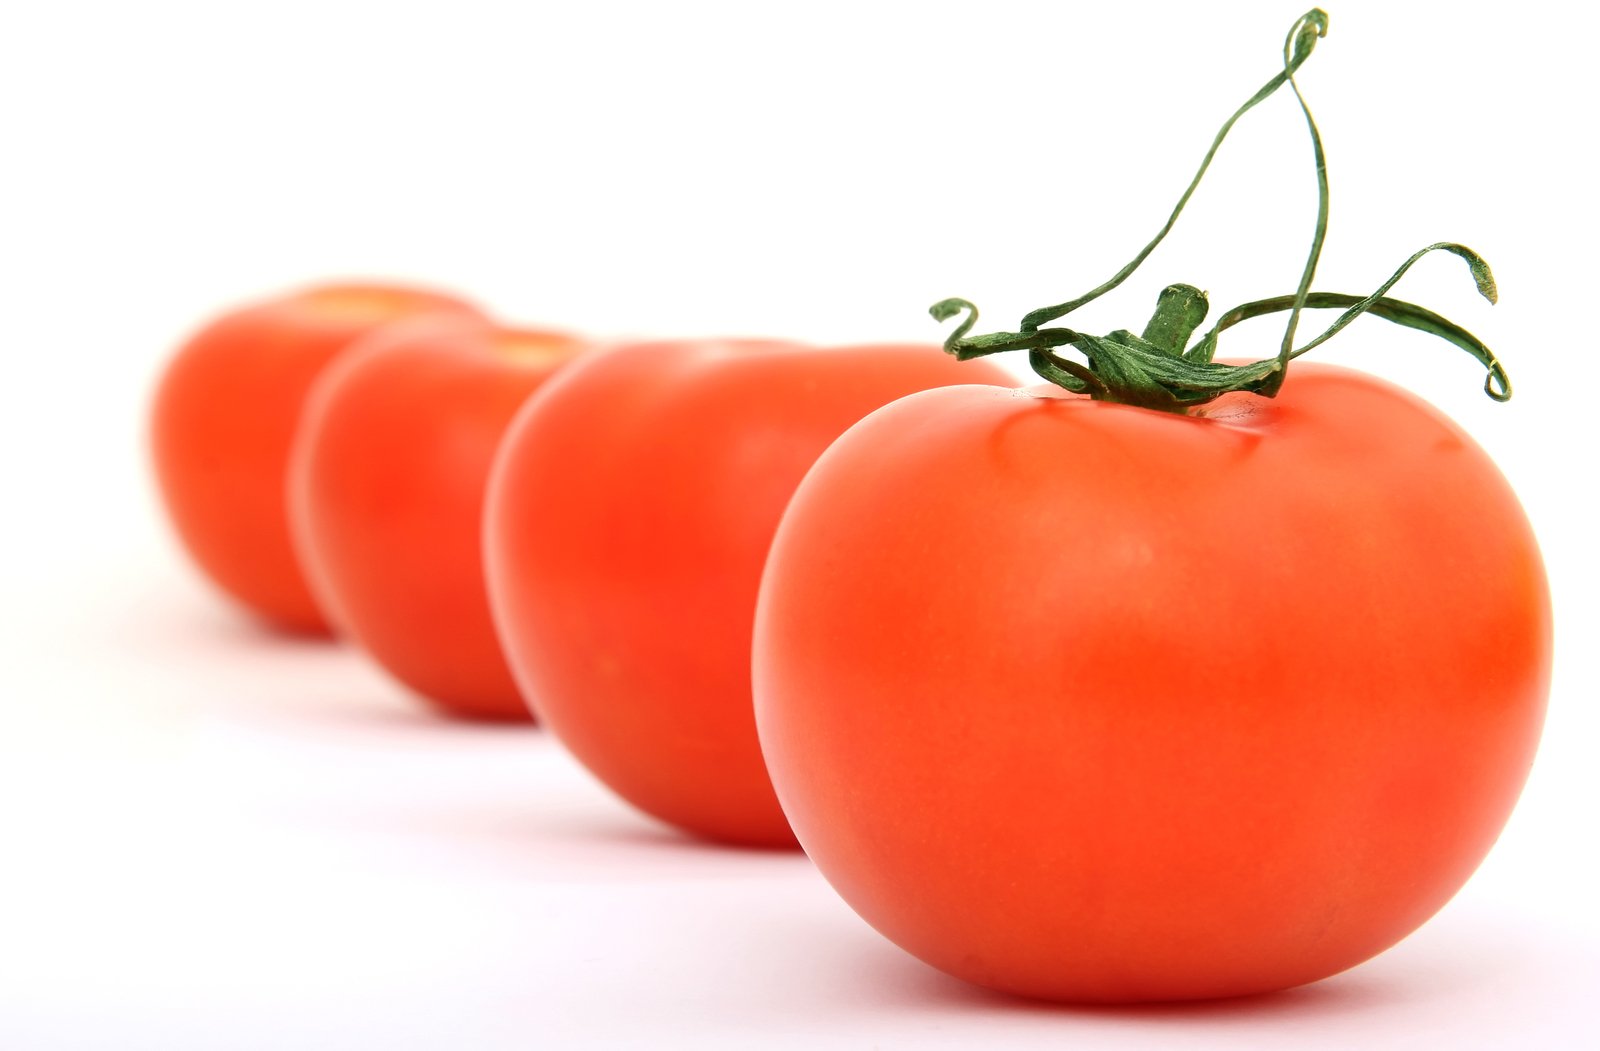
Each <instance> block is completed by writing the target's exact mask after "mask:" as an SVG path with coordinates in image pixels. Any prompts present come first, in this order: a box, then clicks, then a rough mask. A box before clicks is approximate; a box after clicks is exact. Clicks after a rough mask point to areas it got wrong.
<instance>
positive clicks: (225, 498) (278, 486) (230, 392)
mask: <svg viewBox="0 0 1600 1051" xmlns="http://www.w3.org/2000/svg"><path fill="white" fill-rule="evenodd" d="M422 312H448V313H453V314H458V315H470V314H474V313H476V311H475V310H474V308H472V307H470V306H468V305H467V304H466V303H464V302H462V301H461V300H458V299H456V298H454V297H452V296H448V295H443V294H441V293H438V292H430V291H424V290H421V289H414V288H404V287H397V286H392V285H349V284H338V285H321V286H316V287H313V288H308V289H305V290H302V291H299V292H295V293H292V294H289V295H284V296H280V297H278V298H275V299H270V300H267V301H265V302H262V303H256V304H253V305H250V306H246V307H242V308H240V309H238V310H234V311H231V312H229V313H227V314H224V315H223V316H221V317H219V318H217V319H216V320H214V321H212V322H211V323H210V324H208V325H207V326H206V327H205V328H203V329H201V330H200V331H199V332H198V333H196V334H195V335H194V336H193V337H192V338H190V339H189V341H188V342H187V343H185V344H184V345H183V347H182V348H181V349H180V350H179V351H178V353H177V355H176V357H175V358H174V359H173V360H172V362H171V364H170V365H168V366H167V369H166V372H165V373H164V374H163V375H162V377H161V380H160V383H159V385H158V387H157V389H156V395H155V404H154V411H153V413H152V420H151V422H152V427H151V438H152V451H153V453H154V458H155V469H156V479H157V482H158V483H159V486H160V491H161V496H162V499H163V501H164V503H165V506H166V509H167V513H168V515H169V516H170V518H171V520H172V524H173V526H174V527H175V528H176V530H177V533H178V537H179V539H180V540H181V541H182V542H183V545H184V547H185V548H186V549H187V550H188V552H189V554H190V556H192V557H193V559H194V561H195V562H196V563H197V564H198V565H199V566H200V568H201V570H202V571H203V572H204V573H205V574H206V575H207V576H208V577H209V578H210V579H211V580H212V581H213V582H214V583H215V584H216V585H217V586H218V587H220V588H221V589H222V590H223V591H224V592H226V593H227V594H229V595H231V596H232V597H233V598H234V599H236V600H237V601H238V602H240V603H241V604H243V605H244V606H245V607H247V608H248V609H250V610H251V611H253V612H254V613H256V614H257V615H259V616H261V617H263V618H265V619H266V620H267V621H269V622H271V623H273V624H275V625H277V626H279V627H281V628H285V629H289V630H293V631H303V632H325V631H327V622H326V621H325V620H324V618H323V616H322V612H321V610H319V609H318V608H317V604H316V602H315V600H313V598H312V597H311V592H310V591H309V590H308V588H307V586H306V582H305V578H304V576H303V575H302V574H301V572H300V567H299V565H298V564H297V562H296V560H295V556H294V551H293V548H292V545H291V542H290V539H289V523H288V516H287V514H286V512H285V509H284V497H283V487H284V469H285V466H286V464H287V462H288V458H289V444H290V442H291V440H292V438H293V435H294V430H295V425H296V424H297V423H298V421H299V419H300V410H301V406H302V403H303V402H304V401H305V396H306V391H307V390H308V389H309V388H310V387H311V383H312V381H313V380H314V379H316V377H317V374H318V373H319V372H321V371H322V369H323V367H324V366H326V365H327V364H328V363H329V362H330V361H332V360H333V359H334V357H335V356H336V355H338V354H339V352H340V351H342V350H344V349H345V347H347V346H348V345H349V344H350V343H351V342H352V341H354V340H356V339H357V338H359V337H361V336H363V335H365V334H367V333H368V332H371V331H373V330H374V329H376V328H378V327H379V326H381V325H385V324H388V323H389V322H391V321H394V320H395V319H397V318H400V317H405V316H409V315H414V314H418V313H422Z"/></svg>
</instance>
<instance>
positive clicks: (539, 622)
mask: <svg viewBox="0 0 1600 1051" xmlns="http://www.w3.org/2000/svg"><path fill="white" fill-rule="evenodd" d="M1004 381H1005V374H1004V373H1003V372H1001V371H1000V370H999V369H998V368H995V367H993V366H989V365H987V364H982V365H981V367H980V369H979V370H978V371H973V370H972V369H971V368H970V367H968V366H961V365H959V364H958V363H957V362H955V361H954V360H952V359H950V358H948V357H947V356H945V355H944V354H942V353H940V351H939V350H938V348H936V347H921V346H918V347H912V346H872V347H850V348H839V349H831V350H819V349H816V348H811V347H803V346H796V345H793V344H785V343H770V342H756V341H743V342H714V343H711V342H706V343H669V344H651V345H634V346H627V347H621V348H617V349H614V350H611V351H608V352H606V353H603V354H600V355H596V356H594V357H592V358H590V359H587V360H585V361H583V362H581V363H579V364H577V365H575V366H573V367H572V368H571V369H569V370H567V371H566V372H565V373H564V374H562V375H561V376H558V377H557V378H556V379H555V380H554V381H552V382H551V383H550V384H549V386H547V387H546V388H545V389H544V390H542V391H540V392H539V393H538V394H537V395H535V396H534V398H533V399H532V400H530V401H529V403H528V405H527V406H526V408H525V409H524V410H523V412H522V414H521V415H520V416H519V417H518V418H517V421H516V422H515V423H514V424H513V425H512V428H511V430H510V432H509V433H508V434H507V436H506V441H505V445H504V446H503V448H502V450H501V454H500V457H499V460H498V461H497V463H496V466H495V472H494V476H493V479H492V481H491V483H490V487H489V502H488V507H487V510H486V521H485V552H486V559H487V566H488V573H489V585H490V593H491V596H492V599H493V607H494V612H495V616H496V623H497V624H498V626H499V629H500V632H501V638H502V640H503V641H504V643H505V646H506V651H507V654H508V656H509V657H510V660H511V665H512V668H513V670H514V671H515V672H516V675H517V679H518V681H519V682H520V683H521V684H522V687H523V690H524V693H525V694H526V696H527V698H528V700H529V702H530V703H531V704H532V705H533V707H534V709H535V711H536V712H537V714H538V715H539V717H540V719H541V720H542V721H544V722H545V723H546V724H547V725H548V726H549V728H550V729H551V730H552V731H554V733H555V734H556V736H557V737H559V738H560V739H561V741H562V742H563V743H564V744H565V745H566V746H567V747H568V748H569V749H570V750H571V751H572V753H573V754H574V755H575V756H577V758H578V759H579V760H581V761H582V762H583V763H584V764H585V765H587V766H588V768H589V769H590V770H591V771H593V772H594V773H595V775H596V776H598V777H599V778H600V779H601V780H602V781H604V782H605V783H606V784H607V785H609V786H610V787H611V788H612V789H613V790H614V791H616V792H617V794H619V795H621V796H622V797H623V798H624V799H626V800H628V801H629V802H631V803H633V804H634V805H635V806H637V807H639V808H640V809H642V810H644V811H646V812H648V813H650V814H653V815H655V816H656V817H658V818H660V819H661V820H663V821H666V822H669V823H671V824H674V825H677V826H679V827H680V828H683V829H685V830H688V831H690V832H692V833H695V834H697V835H700V836H704V837H708V838H711V839H715V840H720V841H724V842H730V843H738V844H747V845H765V846H792V845H793V843H794V837H793V834H792V833H791V832H790V831H789V826H788V822H787V821H786V820H785V819H784V816H783V813H782V811H781V810H780V809H779V807H778V802H777V800H776V798H774V796H773V793H772V786H771V785H770V783H769V782H768V780H767V774H766V769H765V767H764V765H763V764H762V760H761V753H760V749H759V746H758V744H757V741H756V732H755V719H754V717H753V715H752V713H751V707H750V705H751V701H750V631H751V622H752V620H753V618H754V615H755V601H756V589H757V585H758V583H759V580H760V576H761V567H762V563H763V560H764V559H765V558H766V553H767V546H768V544H769V543H770V542H771V540H772V533H773V530H774V529H775V528H776V527H777V523H778V518H779V515H780V514H781V513H782V511H783V508H784V505H785V504H786V503H787V502H788V500H789V497H790V495H791V494H792V493H793V492H794V488H795V485H796V484H797V483H798V482H799V481H800V478H801V476H802V475H803V474H805V472H806V470H807V468H809V467H810V466H811V464H812V462H813V461H814V460H815V459H816V457H817V455H818V454H819V453H821V452H822V450H823V449H825V448H826V447H827V446H828V443H829V442H831V441H832V440H833V439H834V438H836V437H838V435H839V434H840V433H842V432H843V431H844V430H845V428H847V427H849V426H850V424H852V423H854V422H856V421H857V420H859V419H860V418H861V417H862V416H865V415H866V414H867V413H868V412H870V411H872V410H873V409H875V408H878V407H879V406H881V405H883V404H885V403H886V402H889V401H892V400H894V399H896V398H898V397H901V396H903V395H905V394H909V393H912V392H913V391H918V390H922V389H925V388H928V387H934V386H939V385H943V384H949V383H962V382H988V383H995V382H1004Z"/></svg>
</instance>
